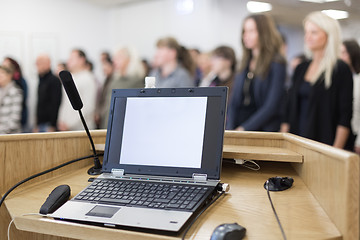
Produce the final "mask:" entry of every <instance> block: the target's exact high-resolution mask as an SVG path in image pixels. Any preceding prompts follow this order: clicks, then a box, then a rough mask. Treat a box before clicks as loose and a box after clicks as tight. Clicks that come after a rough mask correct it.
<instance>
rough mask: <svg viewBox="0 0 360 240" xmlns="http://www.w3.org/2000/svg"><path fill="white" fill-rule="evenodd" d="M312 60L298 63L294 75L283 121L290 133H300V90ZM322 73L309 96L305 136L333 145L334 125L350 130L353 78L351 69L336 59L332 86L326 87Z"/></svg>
mask: <svg viewBox="0 0 360 240" xmlns="http://www.w3.org/2000/svg"><path fill="white" fill-rule="evenodd" d="M310 63H311V61H306V62H304V63H301V64H300V65H299V66H298V67H297V68H296V70H295V72H294V75H293V83H292V87H291V88H290V90H289V93H288V96H287V101H286V104H285V111H284V113H285V115H284V122H287V123H289V124H290V132H291V133H294V134H299V114H300V113H299V108H300V107H299V104H300V99H299V89H300V86H301V83H302V82H303V81H305V80H304V77H305V73H306V71H307V69H308V67H309V65H310ZM324 81H325V78H324V74H322V75H321V76H320V78H319V79H318V80H317V81H316V83H315V84H314V85H312V87H311V90H310V94H309V106H308V109H307V110H308V111H307V118H306V119H307V123H306V129H305V137H307V138H309V139H313V140H316V141H319V142H322V143H326V144H329V145H333V143H334V140H335V135H336V128H337V126H339V125H341V126H344V127H347V128H349V129H350V132H351V118H352V101H353V79H352V73H351V70H350V68H349V67H348V65H347V64H346V63H344V62H343V61H341V60H338V61H337V63H336V65H335V67H334V70H333V73H332V84H331V86H330V87H329V88H325V82H324Z"/></svg>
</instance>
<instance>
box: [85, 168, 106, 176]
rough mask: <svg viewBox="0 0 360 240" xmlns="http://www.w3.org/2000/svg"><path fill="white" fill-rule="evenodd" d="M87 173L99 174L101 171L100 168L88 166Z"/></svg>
mask: <svg viewBox="0 0 360 240" xmlns="http://www.w3.org/2000/svg"><path fill="white" fill-rule="evenodd" d="M87 173H88V174H89V175H100V174H101V173H102V168H95V167H91V168H89V170H88V171H87Z"/></svg>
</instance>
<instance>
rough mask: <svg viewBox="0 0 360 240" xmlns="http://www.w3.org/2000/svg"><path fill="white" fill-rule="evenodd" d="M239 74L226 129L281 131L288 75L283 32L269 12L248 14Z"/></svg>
mask: <svg viewBox="0 0 360 240" xmlns="http://www.w3.org/2000/svg"><path fill="white" fill-rule="evenodd" d="M241 38H242V48H243V58H242V60H241V66H240V74H238V75H237V76H236V77H235V81H234V85H233V90H232V92H231V93H230V101H229V107H228V115H227V122H226V129H229V130H238V131H244V130H245V131H271V132H274V131H279V129H280V123H281V111H280V109H279V106H280V105H281V102H282V100H283V95H284V84H285V79H286V61H285V59H284V57H283V56H282V54H281V47H282V45H283V42H282V39H281V35H280V33H279V32H278V31H277V29H276V26H275V23H274V21H273V19H272V18H271V17H270V16H267V15H264V14H254V15H250V16H248V17H246V18H245V20H244V23H243V30H242V36H241Z"/></svg>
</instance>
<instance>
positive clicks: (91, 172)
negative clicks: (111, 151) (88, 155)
mask: <svg viewBox="0 0 360 240" xmlns="http://www.w3.org/2000/svg"><path fill="white" fill-rule="evenodd" d="M78 112H79V115H80V119H81V122H82V124H83V126H84V128H85V131H86V134H87V136H88V138H89V140H90V144H91V148H92V150H93V153H94V166H93V167H91V168H89V170H88V172H87V173H88V174H89V175H99V174H101V173H102V165H101V163H100V160H99V157H98V155H97V153H96V149H95V145H94V141H93V139H92V137H91V134H90V131H89V128H88V126H87V124H86V121H85V118H84V116H83V114H82V112H81V109H79V110H78Z"/></svg>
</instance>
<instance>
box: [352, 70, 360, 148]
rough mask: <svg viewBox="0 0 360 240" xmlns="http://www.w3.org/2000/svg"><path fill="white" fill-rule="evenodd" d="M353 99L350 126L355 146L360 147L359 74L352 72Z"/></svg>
mask: <svg viewBox="0 0 360 240" xmlns="http://www.w3.org/2000/svg"><path fill="white" fill-rule="evenodd" d="M353 79H354V100H353V117H352V120H351V127H352V129H353V132H354V134H355V135H357V137H356V140H355V146H359V147H360V74H354V75H353Z"/></svg>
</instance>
